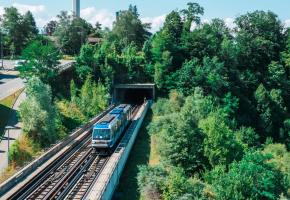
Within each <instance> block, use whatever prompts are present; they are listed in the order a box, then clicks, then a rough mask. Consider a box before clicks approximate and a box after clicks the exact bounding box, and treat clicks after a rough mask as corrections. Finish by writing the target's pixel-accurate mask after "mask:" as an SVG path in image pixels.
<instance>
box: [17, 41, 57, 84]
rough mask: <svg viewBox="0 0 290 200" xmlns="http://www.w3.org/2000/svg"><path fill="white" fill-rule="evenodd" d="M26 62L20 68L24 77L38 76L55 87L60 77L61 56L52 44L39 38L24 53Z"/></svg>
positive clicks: (23, 56)
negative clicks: (57, 78)
mask: <svg viewBox="0 0 290 200" xmlns="http://www.w3.org/2000/svg"><path fill="white" fill-rule="evenodd" d="M22 58H23V59H24V60H25V62H24V64H23V66H21V67H19V71H20V74H21V76H22V77H25V78H27V79H29V78H30V77H32V76H37V77H39V78H40V80H41V81H42V82H44V83H49V84H50V85H53V83H54V80H55V78H56V76H57V75H58V70H59V69H58V64H59V60H60V54H59V51H58V49H57V48H56V47H55V46H54V45H53V43H52V42H50V41H49V40H47V39H45V38H39V39H37V40H35V41H33V42H31V43H30V44H29V45H28V46H27V47H26V48H25V49H24V50H23V52H22Z"/></svg>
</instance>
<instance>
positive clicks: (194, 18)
mask: <svg viewBox="0 0 290 200" xmlns="http://www.w3.org/2000/svg"><path fill="white" fill-rule="evenodd" d="M187 6H188V8H187V9H183V10H181V13H182V14H183V17H184V18H185V19H184V21H185V25H184V29H185V30H186V31H190V28H191V26H192V23H193V22H194V23H196V24H200V16H199V15H203V14H204V8H203V7H201V6H200V5H199V4H198V3H193V2H189V3H187Z"/></svg>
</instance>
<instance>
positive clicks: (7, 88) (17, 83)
mask: <svg viewBox="0 0 290 200" xmlns="http://www.w3.org/2000/svg"><path fill="white" fill-rule="evenodd" d="M1 77H2V78H3V77H7V75H1V74H0V100H1V99H4V98H6V97H8V96H10V95H12V94H13V93H15V92H16V91H18V90H20V89H22V88H24V82H23V80H22V79H21V78H15V77H14V78H12V79H9V80H7V79H6V80H5V78H3V79H4V80H3V79H1Z"/></svg>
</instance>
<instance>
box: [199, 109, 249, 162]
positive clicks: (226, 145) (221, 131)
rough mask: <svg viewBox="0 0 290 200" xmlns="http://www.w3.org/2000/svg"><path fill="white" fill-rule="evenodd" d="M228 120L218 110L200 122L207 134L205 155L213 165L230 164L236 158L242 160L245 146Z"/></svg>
mask: <svg viewBox="0 0 290 200" xmlns="http://www.w3.org/2000/svg"><path fill="white" fill-rule="evenodd" d="M227 121H228V119H226V117H225V116H224V114H223V113H222V112H221V111H217V112H214V113H211V114H210V115H209V116H208V117H207V118H206V119H202V120H200V122H199V127H200V128H201V129H202V131H203V133H204V134H205V139H204V143H203V145H204V155H205V156H206V157H207V158H208V159H209V162H210V164H211V166H213V167H214V166H216V165H219V164H225V165H228V164H230V163H231V162H233V161H234V160H240V159H241V158H242V155H243V146H242V144H241V143H240V142H239V141H238V140H237V139H236V137H235V133H234V131H233V130H232V129H231V128H230V127H229V126H228V125H227Z"/></svg>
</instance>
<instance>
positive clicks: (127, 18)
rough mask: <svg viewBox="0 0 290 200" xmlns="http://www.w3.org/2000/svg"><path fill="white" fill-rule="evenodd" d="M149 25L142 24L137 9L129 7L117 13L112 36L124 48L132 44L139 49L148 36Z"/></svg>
mask: <svg viewBox="0 0 290 200" xmlns="http://www.w3.org/2000/svg"><path fill="white" fill-rule="evenodd" d="M149 28H150V24H146V23H142V22H141V20H140V19H139V14H138V12H137V7H136V6H132V5H130V7H129V9H128V10H122V11H119V12H117V14H116V21H115V22H114V24H113V30H112V36H113V37H115V38H116V40H118V41H119V43H120V44H123V45H125V46H127V45H129V44H131V43H132V42H134V43H135V44H136V45H137V46H138V47H139V48H140V49H141V48H142V46H143V44H144V42H145V40H146V39H148V37H149V36H150V33H149V32H148V29H149Z"/></svg>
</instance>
